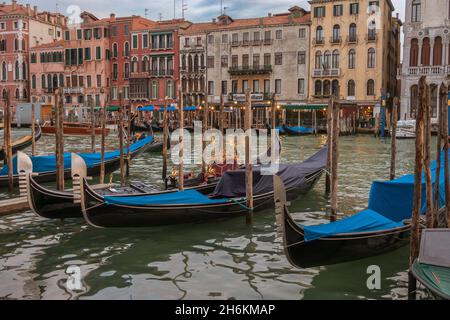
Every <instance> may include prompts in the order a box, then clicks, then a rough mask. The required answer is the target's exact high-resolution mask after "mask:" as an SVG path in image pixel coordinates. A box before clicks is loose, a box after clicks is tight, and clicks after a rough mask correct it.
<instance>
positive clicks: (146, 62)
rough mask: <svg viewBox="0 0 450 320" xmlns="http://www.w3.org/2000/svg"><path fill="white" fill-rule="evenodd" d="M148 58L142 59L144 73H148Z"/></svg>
mask: <svg viewBox="0 0 450 320" xmlns="http://www.w3.org/2000/svg"><path fill="white" fill-rule="evenodd" d="M148 65H149V63H148V57H143V58H142V72H148Z"/></svg>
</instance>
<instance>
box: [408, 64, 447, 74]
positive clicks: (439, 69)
mask: <svg viewBox="0 0 450 320" xmlns="http://www.w3.org/2000/svg"><path fill="white" fill-rule="evenodd" d="M407 72H408V73H407V75H409V76H429V75H430V76H432V75H446V74H450V66H445V67H444V66H427V67H409V68H408V71H407Z"/></svg>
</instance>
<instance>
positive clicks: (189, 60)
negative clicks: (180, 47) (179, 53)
mask: <svg viewBox="0 0 450 320" xmlns="http://www.w3.org/2000/svg"><path fill="white" fill-rule="evenodd" d="M193 65H194V64H193V62H192V56H191V55H188V69H189V71H190V72H192V70H193Z"/></svg>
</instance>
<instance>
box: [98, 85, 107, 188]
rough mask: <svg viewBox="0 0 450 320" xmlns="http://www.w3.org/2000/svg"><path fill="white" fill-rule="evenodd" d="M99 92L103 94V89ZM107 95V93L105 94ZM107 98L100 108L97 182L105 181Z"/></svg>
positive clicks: (102, 182)
mask: <svg viewBox="0 0 450 320" xmlns="http://www.w3.org/2000/svg"><path fill="white" fill-rule="evenodd" d="M101 93H102V94H104V93H105V90H104V89H103V88H102V89H101ZM107 96H108V95H107ZM108 100H109V99H108V98H106V100H105V103H104V105H103V108H102V119H101V121H102V137H101V146H100V157H101V159H100V179H99V183H100V184H104V183H105V140H106V108H107V105H108Z"/></svg>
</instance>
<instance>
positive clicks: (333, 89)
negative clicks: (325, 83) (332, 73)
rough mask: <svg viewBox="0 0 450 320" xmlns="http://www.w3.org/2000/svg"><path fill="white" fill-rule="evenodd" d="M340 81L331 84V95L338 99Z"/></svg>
mask: <svg viewBox="0 0 450 320" xmlns="http://www.w3.org/2000/svg"><path fill="white" fill-rule="evenodd" d="M339 90H340V89H339V81H338V80H333V82H331V94H333V95H334V96H336V97H339Z"/></svg>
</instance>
